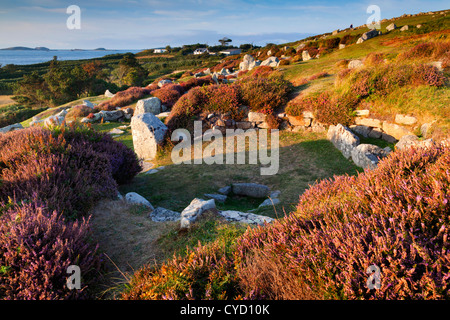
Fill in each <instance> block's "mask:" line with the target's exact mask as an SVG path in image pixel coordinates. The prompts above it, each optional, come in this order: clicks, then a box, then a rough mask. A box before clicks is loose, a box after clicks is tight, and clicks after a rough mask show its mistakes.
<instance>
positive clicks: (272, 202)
mask: <svg viewBox="0 0 450 320" xmlns="http://www.w3.org/2000/svg"><path fill="white" fill-rule="evenodd" d="M277 204H280V199H278V198H273V199H266V200H264V202H263V203H261V204H260V205H259V207H258V208H262V207H271V206H276V205H277Z"/></svg>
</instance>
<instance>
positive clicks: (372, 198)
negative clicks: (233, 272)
mask: <svg viewBox="0 0 450 320" xmlns="http://www.w3.org/2000/svg"><path fill="white" fill-rule="evenodd" d="M449 165H450V148H449V147H444V146H434V147H430V148H420V149H413V148H411V149H407V150H403V151H397V152H395V153H393V154H391V155H390V156H389V157H388V158H386V159H384V160H382V161H381V162H380V163H379V165H378V167H377V168H376V169H374V170H367V171H365V172H364V173H361V174H359V175H358V176H357V177H345V176H344V177H336V178H334V179H332V180H325V181H323V182H320V183H318V184H316V185H315V186H313V187H311V188H310V189H309V190H307V191H306V192H305V193H304V194H303V195H302V196H301V197H300V202H299V205H298V207H297V211H296V212H295V213H293V214H291V215H289V216H288V217H286V218H285V219H282V220H278V221H276V222H275V223H273V224H272V225H270V226H266V227H263V228H261V227H259V228H256V229H252V230H248V231H247V233H246V234H245V235H244V236H243V237H242V238H241V239H240V241H237V243H238V249H237V252H239V254H238V256H239V258H238V260H237V261H244V258H245V257H247V259H248V255H247V254H249V253H251V252H254V251H255V250H256V248H258V252H260V251H264V253H265V255H266V256H267V257H268V258H267V259H269V261H268V262H267V263H269V262H271V263H273V261H275V262H276V260H273V257H277V258H278V259H279V258H280V257H282V259H281V260H282V261H280V262H278V263H277V265H278V267H279V268H281V270H284V272H285V273H289V274H290V275H291V276H292V277H291V279H290V281H294V282H295V283H298V285H299V286H302V289H303V290H302V291H306V292H307V291H308V290H310V291H311V292H315V293H316V294H319V298H322V299H448V298H449V289H450V283H449V279H450V252H449V249H448V248H449V243H448V228H447V226H448V223H449V217H448V212H449V209H450V207H449V206H450V201H449V200H450V192H449V190H450V188H449V187H450V172H449V170H448V168H449ZM261 263H263V262H261ZM371 265H377V266H378V267H379V268H380V269H381V288H380V289H379V290H376V289H368V288H367V285H366V282H367V279H368V276H369V275H368V274H367V273H366V270H367V268H368V267H369V266H371ZM247 271H248V270H247V268H246V266H245V265H244V264H242V265H240V266H239V268H238V274H244V273H246V272H247ZM254 289H255V290H256V291H257V292H258V294H257V296H259V297H261V296H266V295H268V294H270V292H271V291H273V290H277V289H276V288H275V289H274V288H272V287H271V286H268V285H264V284H262V285H261V286H260V287H259V288H254Z"/></svg>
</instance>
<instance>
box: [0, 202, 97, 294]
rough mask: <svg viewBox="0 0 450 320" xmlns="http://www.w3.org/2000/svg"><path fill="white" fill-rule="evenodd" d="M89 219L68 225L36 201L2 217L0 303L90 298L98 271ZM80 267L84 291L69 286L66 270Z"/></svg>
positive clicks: (11, 210)
mask: <svg viewBox="0 0 450 320" xmlns="http://www.w3.org/2000/svg"><path fill="white" fill-rule="evenodd" d="M88 223H89V221H88V220H84V219H83V220H82V221H80V222H78V221H77V222H65V221H64V219H63V218H62V217H61V216H60V215H58V214H57V213H56V212H53V213H52V212H49V211H47V210H46V209H44V206H42V205H38V204H36V203H30V204H25V205H22V206H19V205H16V206H14V207H13V208H11V209H10V210H8V211H7V212H6V213H5V214H3V215H2V216H1V218H0V266H1V268H0V299H20V300H60V299H80V298H89V294H88V292H87V290H86V289H87V288H88V287H89V286H90V285H91V284H92V283H93V279H94V277H95V276H97V272H98V271H99V267H100V260H99V256H98V255H97V254H96V251H97V248H96V247H95V246H94V245H92V244H91V243H89V242H88V239H89V237H90V233H89V229H88ZM70 265H77V266H78V267H80V271H81V275H82V282H81V285H82V290H69V289H68V288H67V286H66V279H67V277H68V274H67V268H68V267H69V266H70Z"/></svg>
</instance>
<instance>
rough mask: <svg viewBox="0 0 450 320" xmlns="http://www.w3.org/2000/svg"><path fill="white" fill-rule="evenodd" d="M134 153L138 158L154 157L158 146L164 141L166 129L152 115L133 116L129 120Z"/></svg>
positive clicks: (149, 158)
mask: <svg viewBox="0 0 450 320" xmlns="http://www.w3.org/2000/svg"><path fill="white" fill-rule="evenodd" d="M131 130H132V134H133V146H134V151H135V152H136V154H137V155H138V157H139V158H142V159H146V160H151V159H154V158H155V157H156V152H157V149H158V145H159V144H161V143H162V142H163V141H164V137H165V135H166V133H167V127H166V126H165V125H164V123H162V122H161V120H159V119H158V118H157V117H156V116H155V115H154V114H152V113H143V114H138V115H134V116H133V118H131Z"/></svg>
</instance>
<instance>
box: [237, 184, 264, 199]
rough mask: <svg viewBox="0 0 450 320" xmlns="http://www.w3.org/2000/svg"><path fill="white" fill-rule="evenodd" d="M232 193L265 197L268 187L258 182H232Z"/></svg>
mask: <svg viewBox="0 0 450 320" xmlns="http://www.w3.org/2000/svg"><path fill="white" fill-rule="evenodd" d="M232 190H233V193H234V194H236V195H240V196H247V197H253V198H265V197H267V196H269V194H270V189H269V187H267V186H265V185H262V184H258V183H233V186H232Z"/></svg>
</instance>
